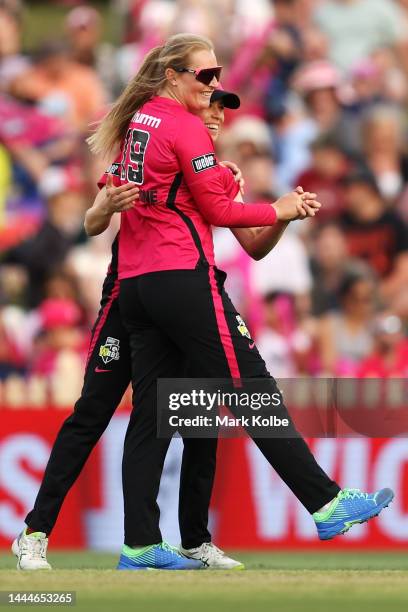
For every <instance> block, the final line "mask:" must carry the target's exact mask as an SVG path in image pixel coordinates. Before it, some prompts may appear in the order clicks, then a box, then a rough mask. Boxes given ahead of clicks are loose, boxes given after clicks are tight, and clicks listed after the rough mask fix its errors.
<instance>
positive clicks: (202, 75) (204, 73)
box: [174, 66, 222, 85]
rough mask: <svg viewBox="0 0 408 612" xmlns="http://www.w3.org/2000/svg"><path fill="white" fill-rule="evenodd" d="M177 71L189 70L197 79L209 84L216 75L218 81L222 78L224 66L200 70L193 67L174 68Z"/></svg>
mask: <svg viewBox="0 0 408 612" xmlns="http://www.w3.org/2000/svg"><path fill="white" fill-rule="evenodd" d="M174 70H175V71H176V72H189V73H190V74H194V76H195V78H196V79H197V81H200V83H203V84H204V85H209V84H210V83H211V81H212V80H213V78H214V77H215V78H216V79H217V81H219V80H220V76H221V70H222V66H215V67H214V68H201V69H200V70H194V69H193V68H174Z"/></svg>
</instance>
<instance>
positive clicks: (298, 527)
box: [0, 408, 408, 550]
mask: <svg viewBox="0 0 408 612" xmlns="http://www.w3.org/2000/svg"><path fill="white" fill-rule="evenodd" d="M68 415H69V412H68V411H65V410H58V409H53V408H48V409H46V410H33V409H30V410H20V409H19V410H11V409H2V410H0V422H1V429H0V548H6V547H9V546H10V542H11V541H12V539H13V538H14V537H15V535H16V534H17V533H18V532H19V531H20V530H21V528H22V525H23V522H24V518H25V516H26V514H27V512H28V511H29V510H30V509H31V507H32V504H33V502H34V499H35V496H36V494H37V491H38V488H39V485H40V482H41V477H42V474H43V472H44V469H45V466H46V464H47V461H48V457H49V454H50V451H51V447H52V443H53V441H54V439H55V436H56V434H57V432H58V430H59V428H60V426H61V423H62V422H63V420H64V419H65V418H66V417H67V416H68ZM127 422H128V414H126V413H124V412H119V413H118V414H117V415H116V416H115V417H114V418H113V419H112V422H111V424H110V426H109V428H108V430H107V431H106V433H105V434H104V436H103V437H102V439H101V441H100V442H99V444H98V446H97V447H96V449H95V450H94V451H93V453H92V455H91V457H90V459H89V460H88V463H87V465H86V467H85V469H84V471H83V473H82V474H81V476H80V478H79V479H78V481H77V483H76V484H75V485H74V487H73V488H72V490H71V492H70V493H69V495H68V497H67V500H66V502H65V504H64V506H63V509H62V511H61V514H60V517H59V520H58V522H57V526H56V528H55V530H54V531H53V533H52V547H53V548H88V547H91V548H99V549H105V550H119V548H120V546H121V543H122V537H123V535H122V528H123V502H122V493H121V465H120V463H121V455H122V447H123V438H124V433H125V430H126V426H127ZM308 442H309V444H310V446H311V448H312V450H313V453H314V454H315V456H316V459H317V461H318V462H319V463H320V464H321V465H322V466H323V467H324V469H325V470H326V471H327V472H328V473H329V474H330V475H331V476H332V477H333V478H335V479H336V480H337V481H338V482H339V483H340V484H341V485H342V486H348V487H358V488H361V489H364V490H370V491H371V490H374V489H377V488H380V487H383V486H389V487H391V488H393V489H394V491H395V493H396V496H395V500H394V502H393V503H392V504H391V506H390V507H389V508H388V509H387V510H386V511H384V512H383V513H382V514H381V515H380V517H378V518H376V519H375V520H373V521H370V522H368V523H365V524H363V525H359V526H356V527H353V529H352V530H351V531H350V532H349V533H348V534H346V536H344V537H343V538H335V539H334V540H333V541H331V542H328V543H320V542H319V541H318V539H317V537H316V530H315V527H314V523H313V520H312V519H311V517H310V515H309V514H308V513H307V512H306V510H305V509H304V508H303V507H302V506H301V504H299V502H298V501H297V500H296V498H295V497H294V495H293V494H292V493H291V491H289V489H288V488H287V487H286V485H285V484H284V483H283V482H282V481H281V480H280V478H279V477H278V476H277V474H276V473H275V472H274V471H273V470H272V469H271V468H270V466H269V465H268V463H267V462H266V461H265V459H264V458H263V456H262V455H261V453H260V452H259V450H258V449H257V447H256V446H255V445H254V444H253V443H252V441H251V440H249V439H246V438H239V439H223V440H220V442H219V455H218V467H217V477H216V483H215V488H214V494H213V501H212V508H211V529H212V533H213V539H214V541H215V542H216V543H217V544H218V545H220V546H222V547H225V548H240V549H245V548H247V549H276V548H279V549H280V548H305V549H307V548H318V547H322V546H324V547H330V549H331V550H335V549H336V550H337V549H343V548H358V549H364V548H372V549H374V548H383V549H408V440H407V438H381V439H378V438H377V439H369V438H363V437H354V438H344V439H332V438H313V439H309V440H308ZM181 452H182V443H181V441H180V439H176V440H174V442H173V443H172V445H171V447H170V452H169V456H168V459H167V460H166V465H165V469H164V473H163V479H162V480H163V486H162V489H161V492H160V495H159V505H160V507H161V510H162V528H163V533H164V534H165V537H166V538H167V539H169V540H170V541H171V542H172V543H174V544H177V543H178V541H177V540H178V537H179V536H178V528H177V495H178V477H179V468H180V457H181ZM101 533H103V534H104V538H103V540H101V538H100V534H101ZM169 533H170V535H168V534H169Z"/></svg>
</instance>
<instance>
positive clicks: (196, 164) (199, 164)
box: [191, 153, 217, 173]
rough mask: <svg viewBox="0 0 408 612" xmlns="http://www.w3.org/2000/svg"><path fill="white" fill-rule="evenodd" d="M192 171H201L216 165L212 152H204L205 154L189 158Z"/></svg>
mask: <svg viewBox="0 0 408 612" xmlns="http://www.w3.org/2000/svg"><path fill="white" fill-rule="evenodd" d="M191 163H192V165H193V170H194V172H196V173H197V172H203V170H208V168H213V167H214V166H216V165H217V161H216V159H215V155H214V153H206V155H200V157H195V158H194V159H192V160H191Z"/></svg>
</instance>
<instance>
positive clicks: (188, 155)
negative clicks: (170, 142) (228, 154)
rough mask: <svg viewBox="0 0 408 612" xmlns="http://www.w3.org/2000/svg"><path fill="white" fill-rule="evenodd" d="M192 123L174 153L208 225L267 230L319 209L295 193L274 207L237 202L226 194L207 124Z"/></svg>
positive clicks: (180, 138)
mask: <svg viewBox="0 0 408 612" xmlns="http://www.w3.org/2000/svg"><path fill="white" fill-rule="evenodd" d="M189 123H190V124H189V125H187V126H184V129H183V131H182V133H180V134H179V135H178V137H177V138H176V141H175V146H174V149H175V152H176V155H177V158H178V160H179V164H180V170H181V172H182V174H183V178H184V180H185V182H186V184H187V186H188V188H189V190H190V192H191V194H192V196H193V198H194V201H195V203H196V206H197V208H198V209H199V211H200V213H201V214H202V216H203V217H204V219H205V220H206V221H207V223H210V224H211V225H215V226H218V227H264V226H270V225H275V223H276V222H277V221H290V220H292V219H297V218H303V217H306V216H307V215H308V210H310V211H311V210H312V209H315V210H317V209H319V208H320V204H319V203H318V202H316V200H315V199H314V198H310V199H309V198H308V195H309V194H302V195H300V194H297V193H294V192H293V193H290V194H287V195H285V196H283V197H282V198H279V200H277V201H276V202H274V203H273V205H272V204H259V203H255V204H251V205H250V206H248V205H247V204H242V203H239V202H234V200H231V199H230V198H229V197H228V196H227V195H226V193H225V190H224V186H223V184H222V181H221V179H220V176H219V167H218V165H217V163H216V161H215V154H214V146H213V143H212V140H211V138H210V136H209V134H208V132H207V130H206V128H205V127H204V124H203V123H202V122H201V121H200V120H199V119H198V118H197V117H193V116H191V118H190V119H189ZM186 133H188V135H189V137H188V138H186Z"/></svg>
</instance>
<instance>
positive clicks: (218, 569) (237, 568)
mask: <svg viewBox="0 0 408 612" xmlns="http://www.w3.org/2000/svg"><path fill="white" fill-rule="evenodd" d="M203 569H204V570H206V571H207V572H208V571H212V572H214V571H216V572H241V571H242V570H244V569H245V565H244V564H243V563H241V564H240V565H236V566H235V567H214V566H211V565H206V566H205V567H203Z"/></svg>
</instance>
